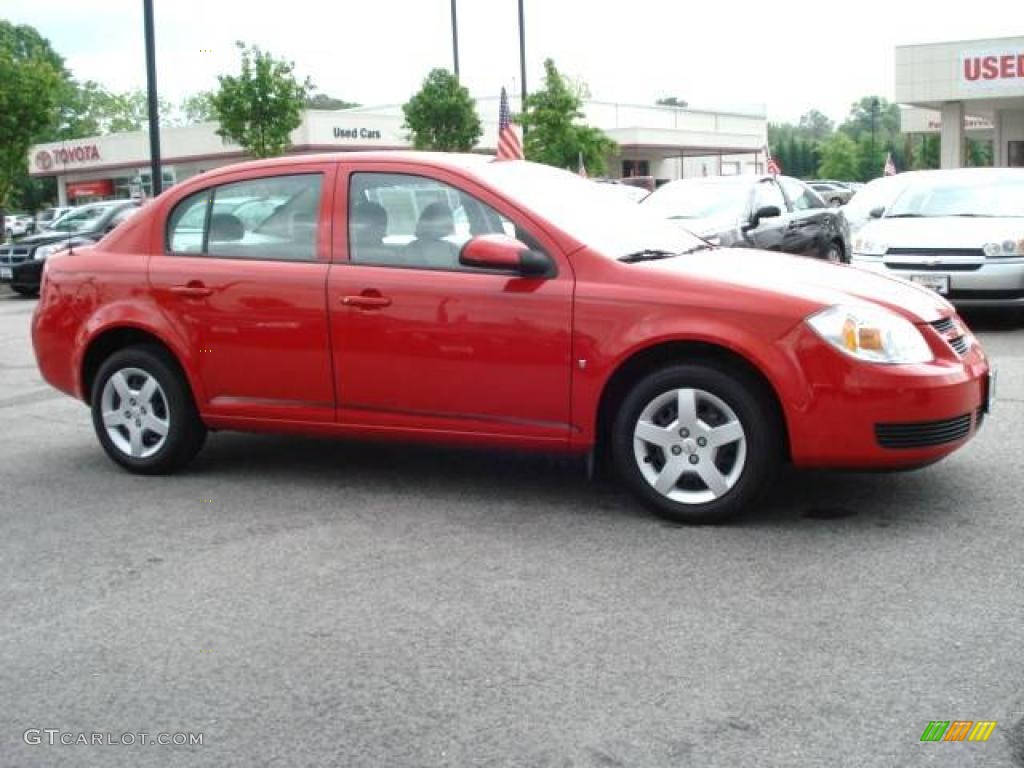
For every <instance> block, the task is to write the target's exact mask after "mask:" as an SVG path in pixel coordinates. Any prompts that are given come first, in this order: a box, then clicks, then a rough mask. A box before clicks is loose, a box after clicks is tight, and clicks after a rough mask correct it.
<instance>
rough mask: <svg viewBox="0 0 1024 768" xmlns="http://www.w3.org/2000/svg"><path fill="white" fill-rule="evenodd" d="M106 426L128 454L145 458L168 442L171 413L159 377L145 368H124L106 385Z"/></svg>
mask: <svg viewBox="0 0 1024 768" xmlns="http://www.w3.org/2000/svg"><path fill="white" fill-rule="evenodd" d="M100 402H101V406H100V407H101V409H102V415H103V426H104V428H105V429H106V433H107V436H108V437H109V438H110V441H111V443H113V445H114V447H116V448H117V450H119V451H120V452H121V453H123V454H124V455H125V456H130V457H132V458H134V459H145V458H149V457H150V456H153V455H154V454H156V453H157V452H158V451H159V450H160V449H161V448H162V447H163V446H164V443H166V442H167V435H168V433H169V432H170V426H171V412H170V407H169V406H168V402H167V396H166V395H165V394H164V391H163V389H162V388H161V386H160V383H159V382H158V381H157V380H156V378H155V377H154V376H153V375H152V374H150V373H147V372H146V371H144V370H142V369H141V368H121V369H119V370H117V371H115V372H114V373H113V374H112V375H111V376H110V378H108V379H107V381H106V384H104V385H103V394H102V396H101V401H100Z"/></svg>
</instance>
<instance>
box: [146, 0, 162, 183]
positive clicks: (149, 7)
mask: <svg viewBox="0 0 1024 768" xmlns="http://www.w3.org/2000/svg"><path fill="white" fill-rule="evenodd" d="M142 16H143V26H144V27H145V34H146V88H147V90H148V92H149V180H150V189H151V190H152V196H153V197H156V196H157V195H159V194H160V192H161V190H162V189H163V174H162V172H161V170H160V105H159V102H158V101H157V98H156V44H155V42H154V38H153V0H142Z"/></svg>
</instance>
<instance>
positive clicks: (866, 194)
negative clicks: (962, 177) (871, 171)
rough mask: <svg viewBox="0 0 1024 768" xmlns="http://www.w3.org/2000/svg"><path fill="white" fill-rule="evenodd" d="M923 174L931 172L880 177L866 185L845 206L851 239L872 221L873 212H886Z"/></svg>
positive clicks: (910, 172)
mask: <svg viewBox="0 0 1024 768" xmlns="http://www.w3.org/2000/svg"><path fill="white" fill-rule="evenodd" d="M922 173H930V171H907V172H905V173H898V174H896V175H895V176H879V177H878V178H877V179H872V180H871V181H869V182H868V183H867V184H865V185H864V186H863V187H862V188H861V189H860V190H859V191H858V192H857V193H856V194H855V195H854V196H853V198H852V199H851V200H850V202H848V203H847V204H846V205H844V206H843V210H842V215H843V217H844V218H845V219H846V223H847V226H848V227H849V229H850V237H851V238H853V237H854V236H855V235H856V234H857V232H858V231H860V228H861V227H863V226H864V225H865V224H867V223H868V221H870V220H871V212H872V211H874V210H878V211H880V212H881V211H884V210H885V209H886V208H887V207H888V206H889V204H890V203H892V201H893V200H895V199H896V198H897V197H899V194H900V192H902V191H903V190H904V188H905V187H906V186H907V185H908V184H909V183H910V182H911V181H913V180H914V179H915V178H917V177H918V175H919V174H922Z"/></svg>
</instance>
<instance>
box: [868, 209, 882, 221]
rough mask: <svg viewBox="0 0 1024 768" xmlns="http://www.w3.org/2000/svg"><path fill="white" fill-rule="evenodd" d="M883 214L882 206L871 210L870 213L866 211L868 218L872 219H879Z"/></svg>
mask: <svg viewBox="0 0 1024 768" xmlns="http://www.w3.org/2000/svg"><path fill="white" fill-rule="evenodd" d="M884 214H885V208H883V207H882V206H878V207H877V208H872V209H871V210H870V211H868V216H870V217H871V218H872V219H880V218H882V216H883V215H884Z"/></svg>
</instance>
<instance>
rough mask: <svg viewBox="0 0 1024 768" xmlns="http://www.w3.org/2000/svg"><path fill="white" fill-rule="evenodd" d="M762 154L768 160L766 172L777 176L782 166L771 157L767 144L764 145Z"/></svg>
mask: <svg viewBox="0 0 1024 768" xmlns="http://www.w3.org/2000/svg"><path fill="white" fill-rule="evenodd" d="M764 154H765V157H766V158H767V160H768V166H767V171H768V173H770V174H771V175H772V176H778V175H779V174H780V173H782V167H781V166H780V165H779V162H778V161H777V160H776V159H775V158H774V157H772V151H771V150H770V149H769V148H768V145H767V144H765V145H764Z"/></svg>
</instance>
